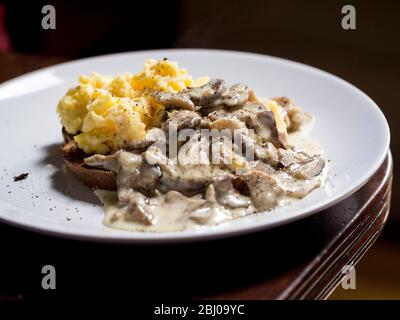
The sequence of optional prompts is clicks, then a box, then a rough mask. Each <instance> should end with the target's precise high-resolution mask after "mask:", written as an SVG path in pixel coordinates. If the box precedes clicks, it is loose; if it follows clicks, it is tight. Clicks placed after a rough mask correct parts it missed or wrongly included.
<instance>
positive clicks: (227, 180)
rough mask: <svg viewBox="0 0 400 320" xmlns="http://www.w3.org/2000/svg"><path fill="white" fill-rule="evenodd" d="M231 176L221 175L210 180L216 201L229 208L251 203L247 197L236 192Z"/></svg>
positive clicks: (242, 206)
mask: <svg viewBox="0 0 400 320" xmlns="http://www.w3.org/2000/svg"><path fill="white" fill-rule="evenodd" d="M232 180H233V177H232V176H230V175H221V176H219V177H216V178H215V179H214V180H213V181H212V185H213V186H214V190H215V199H216V200H217V202H218V203H219V204H221V205H223V206H225V207H229V208H246V207H248V206H249V205H250V204H251V201H250V199H249V198H248V197H246V196H244V195H242V194H240V193H239V192H237V191H236V190H235V189H234V187H233V183H232Z"/></svg>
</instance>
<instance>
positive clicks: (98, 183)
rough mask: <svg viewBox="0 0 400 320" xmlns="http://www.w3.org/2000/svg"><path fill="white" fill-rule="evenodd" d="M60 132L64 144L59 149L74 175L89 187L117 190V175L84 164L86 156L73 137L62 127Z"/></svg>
mask: <svg viewBox="0 0 400 320" xmlns="http://www.w3.org/2000/svg"><path fill="white" fill-rule="evenodd" d="M62 134H63V137H64V144H63V146H62V148H61V151H62V153H63V156H64V162H65V164H66V165H67V167H68V168H69V170H71V171H72V172H73V173H74V174H75V175H76V176H77V178H78V179H79V180H80V181H82V182H83V183H84V184H85V185H87V186H88V187H91V188H98V189H105V190H111V191H115V190H117V175H116V174H115V173H114V172H112V171H109V170H102V169H96V168H91V167H87V166H85V163H84V159H85V158H86V157H88V155H87V154H85V153H84V152H83V151H82V150H81V149H79V148H78V146H77V144H76V142H75V141H74V139H73V137H72V136H71V135H70V134H68V133H67V132H66V131H65V129H64V128H63V130H62Z"/></svg>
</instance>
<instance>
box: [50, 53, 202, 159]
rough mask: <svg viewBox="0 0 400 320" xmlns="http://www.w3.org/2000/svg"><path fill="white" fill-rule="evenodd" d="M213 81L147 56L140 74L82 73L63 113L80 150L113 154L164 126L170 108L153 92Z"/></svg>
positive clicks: (61, 105) (61, 108)
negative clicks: (163, 116)
mask: <svg viewBox="0 0 400 320" xmlns="http://www.w3.org/2000/svg"><path fill="white" fill-rule="evenodd" d="M207 81H208V78H207V77H203V78H199V79H197V80H196V81H194V80H193V78H192V77H191V76H190V75H188V73H187V71H186V70H185V69H181V68H179V66H178V64H177V63H176V62H171V61H169V60H167V59H163V60H147V61H146V62H145V64H144V68H143V70H142V71H141V72H139V73H137V74H134V75H132V74H130V73H126V74H124V75H117V76H116V77H110V76H104V75H100V74H98V73H93V74H92V75H91V76H89V77H87V76H81V77H80V78H79V84H78V85H77V86H76V87H74V88H72V89H70V90H69V91H68V92H67V94H66V95H65V96H64V97H63V98H62V99H61V101H60V102H59V104H58V106H57V112H58V114H59V115H60V118H61V123H62V125H63V126H64V128H65V130H66V131H67V132H68V133H69V134H71V135H74V140H75V141H76V143H77V144H78V147H79V148H80V149H82V150H83V151H85V152H86V153H87V154H93V153H99V154H107V153H109V152H112V151H115V150H118V149H120V148H121V147H122V146H123V145H124V144H126V143H128V142H131V141H135V140H140V139H143V138H144V137H145V136H146V130H147V129H148V128H150V127H153V126H158V125H159V123H160V120H161V115H162V113H163V111H164V106H162V105H160V104H158V103H157V102H156V101H154V100H153V99H152V98H151V96H150V94H151V93H152V92H153V91H156V90H162V91H167V92H179V91H182V90H183V89H185V88H187V87H189V86H191V87H195V86H201V85H203V84H204V83H206V82H207Z"/></svg>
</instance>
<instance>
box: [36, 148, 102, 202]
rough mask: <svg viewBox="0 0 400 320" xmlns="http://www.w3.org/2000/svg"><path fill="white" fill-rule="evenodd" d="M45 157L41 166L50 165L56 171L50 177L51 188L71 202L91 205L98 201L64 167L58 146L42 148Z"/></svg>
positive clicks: (89, 190)
mask: <svg viewBox="0 0 400 320" xmlns="http://www.w3.org/2000/svg"><path fill="white" fill-rule="evenodd" d="M43 149H44V151H45V154H46V156H45V157H44V158H43V159H42V160H41V162H42V164H43V165H48V164H50V165H52V166H53V167H54V168H55V169H56V171H55V172H54V173H53V174H52V175H51V180H52V181H51V183H52V187H53V188H54V189H55V190H56V191H57V192H59V193H61V194H64V195H65V196H66V197H69V198H71V200H79V201H83V202H88V203H91V204H99V203H100V201H99V199H98V198H97V197H96V195H95V194H94V193H93V191H92V190H91V189H90V188H88V187H87V186H85V185H84V184H82V182H80V181H79V180H78V179H77V178H76V177H75V176H74V174H73V173H72V172H71V171H69V170H68V168H67V167H66V165H65V163H64V160H63V156H62V154H61V151H60V144H51V145H48V146H45V147H43Z"/></svg>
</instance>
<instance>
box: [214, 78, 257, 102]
mask: <svg viewBox="0 0 400 320" xmlns="http://www.w3.org/2000/svg"><path fill="white" fill-rule="evenodd" d="M247 100H249V88H248V87H247V85H245V84H243V83H237V84H235V85H233V86H231V87H230V88H229V89H228V91H227V92H226V93H225V94H224V95H223V96H222V97H221V98H219V99H217V100H215V101H214V103H213V104H214V106H219V105H224V106H228V107H233V106H239V105H241V104H243V103H245V102H246V101H247Z"/></svg>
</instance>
